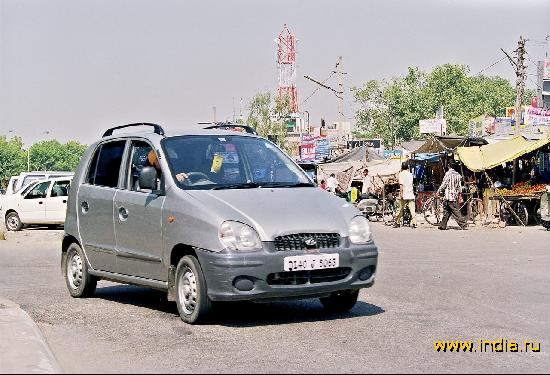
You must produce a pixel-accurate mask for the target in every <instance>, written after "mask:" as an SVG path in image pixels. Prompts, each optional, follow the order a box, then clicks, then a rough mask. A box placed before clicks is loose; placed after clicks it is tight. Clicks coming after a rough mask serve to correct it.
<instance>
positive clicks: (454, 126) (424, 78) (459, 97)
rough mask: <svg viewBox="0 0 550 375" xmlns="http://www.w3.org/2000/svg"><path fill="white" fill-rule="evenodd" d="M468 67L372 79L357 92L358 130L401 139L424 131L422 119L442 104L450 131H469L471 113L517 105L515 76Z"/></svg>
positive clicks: (500, 110)
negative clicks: (474, 71)
mask: <svg viewBox="0 0 550 375" xmlns="http://www.w3.org/2000/svg"><path fill="white" fill-rule="evenodd" d="M468 73H469V68H468V67H467V66H465V65H453V64H445V65H440V66H437V67H435V68H434V69H433V70H432V71H431V72H428V73H426V72H423V71H421V70H419V69H418V68H409V69H408V72H407V75H406V76H403V77H394V78H392V79H390V80H382V81H369V82H367V83H366V84H365V85H364V86H363V87H362V88H360V89H358V90H356V92H355V99H356V102H357V103H358V104H360V109H359V110H358V111H357V113H356V119H357V125H358V129H359V130H358V132H357V133H358V134H357V135H359V136H368V137H373V136H376V137H381V138H383V139H384V140H385V142H386V144H389V145H396V144H397V143H399V142H401V141H403V140H409V139H412V138H415V137H418V136H419V126H418V122H419V120H422V119H428V118H433V117H434V114H435V112H436V111H437V110H438V109H439V108H440V107H443V108H444V117H445V119H446V120H447V133H448V134H457V135H466V134H467V132H468V122H469V120H470V119H471V118H474V117H477V116H479V115H483V114H488V115H491V116H494V117H497V116H502V115H503V114H504V108H505V107H508V106H513V105H514V98H515V89H514V88H513V87H512V85H511V84H510V82H508V81H507V80H505V79H503V78H500V77H487V76H483V75H478V76H469V75H468ZM531 96H532V91H529V90H526V94H525V98H524V101H525V103H529V100H530V97H531Z"/></svg>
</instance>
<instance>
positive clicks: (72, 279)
mask: <svg viewBox="0 0 550 375" xmlns="http://www.w3.org/2000/svg"><path fill="white" fill-rule="evenodd" d="M67 276H68V279H69V283H70V284H71V287H72V288H73V289H77V288H78V287H79V286H80V285H81V284H82V258H80V255H78V254H74V255H73V256H72V258H71V259H70V260H69V261H68V262H67Z"/></svg>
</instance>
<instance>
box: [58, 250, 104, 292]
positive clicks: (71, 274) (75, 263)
mask: <svg viewBox="0 0 550 375" xmlns="http://www.w3.org/2000/svg"><path fill="white" fill-rule="evenodd" d="M62 266H63V270H64V272H63V274H64V276H65V282H66V284H67V288H68V289H69V293H70V294H71V296H73V297H75V298H84V297H90V296H92V295H93V294H94V292H95V289H96V287H97V280H98V279H97V278H96V277H95V276H92V275H90V273H89V272H88V264H87V263H86V258H85V257H84V252H83V251H82V249H81V248H80V246H78V244H76V243H73V244H71V245H70V246H69V248H68V249H67V254H66V255H65V256H64V258H63V264H62Z"/></svg>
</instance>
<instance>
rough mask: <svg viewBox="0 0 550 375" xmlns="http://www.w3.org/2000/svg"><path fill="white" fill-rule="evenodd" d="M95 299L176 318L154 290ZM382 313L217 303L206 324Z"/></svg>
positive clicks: (115, 291) (371, 308) (361, 306)
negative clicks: (158, 312) (337, 311)
mask: <svg viewBox="0 0 550 375" xmlns="http://www.w3.org/2000/svg"><path fill="white" fill-rule="evenodd" d="M94 298H101V299H104V300H108V301H112V302H116V303H121V304H127V305H133V306H139V307H143V308H146V309H150V310H156V311H160V312H164V313H167V314H171V315H173V316H174V317H176V316H179V314H178V309H177V307H176V303H175V302H169V301H168V300H167V299H166V293H165V292H161V291H157V290H154V289H149V288H144V287H139V286H132V285H116V286H106V287H102V288H100V287H98V288H97V289H96V292H95V294H94ZM384 312H385V310H384V309H383V308H381V307H379V306H376V305H373V304H370V303H367V302H363V301H357V304H356V305H355V307H354V308H353V309H352V310H351V311H349V312H347V313H331V312H328V311H326V310H325V309H324V308H323V306H322V305H321V303H320V302H319V300H318V299H306V300H292V301H281V302H266V303H253V302H223V303H219V302H218V303H215V304H214V309H213V313H212V315H211V317H210V318H209V320H208V322H207V324H213V325H221V326H226V327H233V328H247V327H257V326H266V325H278V324H294V323H304V322H319V321H330V320H340V319H352V318H359V317H368V316H375V315H379V314H382V313H384Z"/></svg>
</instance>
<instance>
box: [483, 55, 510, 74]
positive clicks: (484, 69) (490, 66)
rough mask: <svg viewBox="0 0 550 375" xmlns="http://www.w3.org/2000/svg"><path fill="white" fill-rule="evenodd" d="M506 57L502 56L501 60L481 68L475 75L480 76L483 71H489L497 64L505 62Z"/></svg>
mask: <svg viewBox="0 0 550 375" xmlns="http://www.w3.org/2000/svg"><path fill="white" fill-rule="evenodd" d="M507 57H508V56H504V57H503V58H501V59H500V60H498V61H496V62H494V63H492V64H491V65H489V66H488V67H486V68H483V69H481V70H480V71H479V73H477V74H476V76H478V75H480V74H481V73H483V72H484V71H486V70H488V69H491V68H492V67H493V66H495V65H497V64H498V63H500V62H501V61H503V60H505V59H506V58H507Z"/></svg>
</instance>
